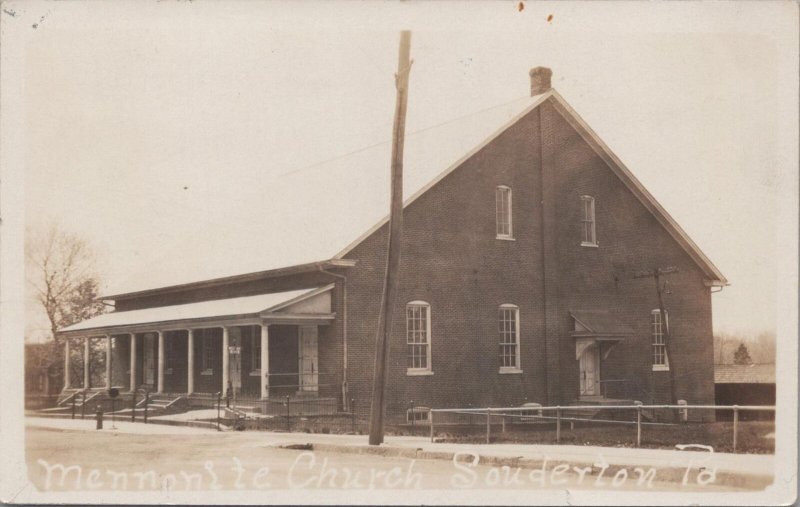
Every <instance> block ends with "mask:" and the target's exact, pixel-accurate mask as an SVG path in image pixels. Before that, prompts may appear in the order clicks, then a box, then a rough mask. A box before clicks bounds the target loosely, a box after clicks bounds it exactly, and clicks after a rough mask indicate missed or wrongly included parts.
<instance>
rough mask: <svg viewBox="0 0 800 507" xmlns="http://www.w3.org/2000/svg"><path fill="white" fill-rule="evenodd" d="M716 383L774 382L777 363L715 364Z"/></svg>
mask: <svg viewBox="0 0 800 507" xmlns="http://www.w3.org/2000/svg"><path fill="white" fill-rule="evenodd" d="M714 383H715V384H774V383H775V364H715V365H714Z"/></svg>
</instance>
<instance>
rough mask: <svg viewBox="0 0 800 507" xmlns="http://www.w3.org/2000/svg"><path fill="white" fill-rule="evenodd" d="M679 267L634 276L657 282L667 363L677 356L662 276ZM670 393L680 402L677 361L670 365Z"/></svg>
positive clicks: (654, 270)
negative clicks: (665, 305)
mask: <svg viewBox="0 0 800 507" xmlns="http://www.w3.org/2000/svg"><path fill="white" fill-rule="evenodd" d="M677 272H678V268H676V267H668V268H663V269H662V268H653V269H651V270H648V271H640V272H638V273H636V274H634V275H633V277H634V278H652V279H654V280H655V282H656V296H658V311H659V312H660V313H661V328H662V329H663V332H664V341H665V343H666V346H667V363H669V361H670V360H672V359H673V358H674V357H675V356H674V355H673V353H672V352H673V346H672V337H671V336H670V332H669V316H668V315H667V313H666V311H665V310H664V298H663V296H662V295H661V291H662V289H661V277H662V276H665V275H671V274H673V273H677ZM669 393H670V400H671V401H670V403H671V404H673V405H675V404H677V403H678V400H677V397H676V396H675V363H674V361H673V364H672V365H670V367H669Z"/></svg>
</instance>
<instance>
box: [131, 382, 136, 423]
mask: <svg viewBox="0 0 800 507" xmlns="http://www.w3.org/2000/svg"><path fill="white" fill-rule="evenodd" d="M131 422H136V389H134V390H133V398H132V399H131Z"/></svg>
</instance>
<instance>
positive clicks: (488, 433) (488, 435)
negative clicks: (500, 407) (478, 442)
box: [486, 408, 492, 444]
mask: <svg viewBox="0 0 800 507" xmlns="http://www.w3.org/2000/svg"><path fill="white" fill-rule="evenodd" d="M491 417H492V409H491V408H487V409H486V443H487V444H488V443H489V441H490V439H491V436H492V421H491Z"/></svg>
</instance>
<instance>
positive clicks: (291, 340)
mask: <svg viewBox="0 0 800 507" xmlns="http://www.w3.org/2000/svg"><path fill="white" fill-rule="evenodd" d="M333 287H334V285H333V284H331V285H327V286H323V287H317V288H313V289H305V290H299V291H287V292H279V293H272V294H260V295H256V296H248V297H240V298H229V299H219V300H212V301H203V302H197V303H189V304H183V305H174V306H162V307H154V308H146V309H141V310H130V311H124V312H113V313H109V314H105V315H100V316H98V317H95V318H92V319H89V320H86V321H84V322H81V323H78V324H75V325H73V326H70V327H67V328H65V329H63V330H62V331H61V332H60V335H61V336H62V337H64V338H68V339H66V340H65V347H66V354H65V369H64V372H65V373H64V385H65V390H68V389H74V388H81V389H91V388H103V389H110V388H112V387H115V388H118V389H119V390H120V391H123V392H125V391H127V392H131V391H134V390H137V389H141V388H144V389H146V390H147V391H148V392H152V393H155V394H165V393H173V394H176V393H179V394H183V395H189V396H191V395H198V396H200V395H203V394H206V395H214V394H216V393H221V394H222V395H223V396H225V395H227V394H231V395H234V396H235V395H242V396H247V397H251V398H253V397H257V398H260V399H268V398H271V397H284V396H297V395H302V396H317V395H319V392H320V387H321V386H332V387H334V389H332V390H331V392H332V393H334V394H335V393H336V392H337V391H336V379H335V378H325V377H326V375H327V376H330V375H331V374H326V373H322V374H321V373H320V364H319V342H320V339H321V338H322V339H325V338H326V337H327V334H328V333H327V330H328V328H329V326H330V324H331V323H332V322H333V320H334V318H335V314H334V313H333V312H332V311H331V291H332V289H333ZM70 339H71V340H73V341H74V340H77V341H79V342H82V346H81V347H74V346H73V347H71V346H70ZM98 346H99V347H101V348H102V350H103V351H104V352H105V354H104V359H105V360H104V361H103V362H104V363H105V364H104V367H105V375H104V376H103V379H104V385H102V386H93V385H92V382H91V378H92V377H91V375H90V371H91V370H92V368H93V365H92V361H93V357H92V356H94V358H95V360H96V358H97V357H98V354H97V348H98ZM75 348H78V349H82V350H78V351H75V350H73V349H75ZM75 352H78V353H81V354H82V355H83V358H82V363H83V368H82V370H83V371H82V373H83V378H82V379H80V378H77V379H76V378H71V377H72V376H73V373H71V371H70V366H71V365H70V361H71V356H72V354H73V353H75ZM93 352H94V353H93ZM100 357H102V356H100ZM328 366H329V368H328V371H331V368H330V366H332V365H328ZM94 367H95V368H96V366H94ZM95 378H97V377H96V376H95Z"/></svg>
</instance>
